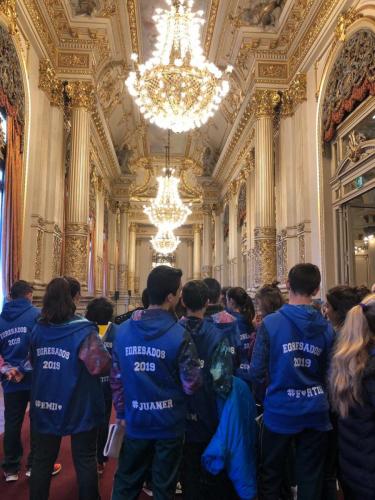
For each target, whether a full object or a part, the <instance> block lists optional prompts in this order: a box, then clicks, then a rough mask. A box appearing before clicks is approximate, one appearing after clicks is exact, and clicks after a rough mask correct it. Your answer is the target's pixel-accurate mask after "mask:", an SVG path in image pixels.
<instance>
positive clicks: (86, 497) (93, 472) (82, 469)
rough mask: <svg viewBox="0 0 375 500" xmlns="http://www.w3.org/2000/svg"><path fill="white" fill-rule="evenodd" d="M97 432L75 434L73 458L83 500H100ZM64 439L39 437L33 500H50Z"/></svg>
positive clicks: (36, 437)
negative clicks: (53, 476)
mask: <svg viewBox="0 0 375 500" xmlns="http://www.w3.org/2000/svg"><path fill="white" fill-rule="evenodd" d="M97 432H98V431H97V429H93V430H90V431H88V432H81V433H79V434H72V436H71V444H72V455H73V462H74V468H75V471H76V476H77V480H78V489H79V500H99V499H100V496H99V486H98V473H97V466H96V439H97ZM61 439H62V438H61V436H55V435H53V434H40V433H35V451H34V459H33V463H32V474H31V479H30V500H48V498H49V488H50V483H51V471H52V469H53V464H54V463H55V461H56V458H57V455H58V453H59V449H60V444H61Z"/></svg>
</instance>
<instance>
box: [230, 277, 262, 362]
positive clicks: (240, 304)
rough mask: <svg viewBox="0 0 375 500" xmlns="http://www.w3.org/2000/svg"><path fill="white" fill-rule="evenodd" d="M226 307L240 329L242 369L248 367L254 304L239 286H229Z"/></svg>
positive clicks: (251, 343)
mask: <svg viewBox="0 0 375 500" xmlns="http://www.w3.org/2000/svg"><path fill="white" fill-rule="evenodd" d="M227 308H228V311H229V313H230V314H232V316H234V317H235V318H236V319H237V324H238V328H239V331H240V339H241V349H240V358H241V366H240V368H242V369H243V370H244V371H248V369H249V367H250V347H251V345H253V342H252V341H251V335H252V333H253V332H254V327H253V325H252V321H253V319H254V316H255V309H254V304H253V301H252V300H251V298H250V297H249V295H248V294H247V293H246V290H244V289H243V288H241V287H235V288H230V289H229V290H228V292H227Z"/></svg>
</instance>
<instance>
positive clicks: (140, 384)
mask: <svg viewBox="0 0 375 500" xmlns="http://www.w3.org/2000/svg"><path fill="white" fill-rule="evenodd" d="M188 345H191V346H192V347H194V346H193V343H192V341H191V338H190V336H187V334H186V332H185V329H184V328H183V327H182V326H181V325H180V324H178V322H177V321H176V318H175V317H174V316H173V315H172V314H170V313H169V312H167V311H164V310H162V309H148V310H145V311H142V313H141V314H140V315H138V316H136V317H132V318H131V319H129V320H128V321H126V322H125V323H122V324H121V325H120V326H119V328H118V331H117V334H116V338H115V342H114V347H113V363H114V367H116V368H117V367H118V368H119V371H120V377H121V381H122V386H123V391H124V400H125V415H124V416H125V420H126V433H127V436H129V437H130V438H133V439H175V438H178V437H181V436H183V434H184V431H185V419H186V399H185V394H184V380H183V378H181V357H182V356H185V354H184V352H185V348H186V346H188ZM194 353H195V358H194V360H193V364H194V365H195V366H193V369H195V373H197V375H198V376H197V380H198V379H199V375H200V370H199V363H198V359H197V357H196V351H195V348H194ZM186 358H188V355H187V356H186ZM187 362H188V364H189V360H187ZM188 370H189V368H188V367H187V371H188ZM115 406H116V405H115ZM117 413H118V411H117ZM118 417H119V414H118Z"/></svg>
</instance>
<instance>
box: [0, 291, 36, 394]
mask: <svg viewBox="0 0 375 500" xmlns="http://www.w3.org/2000/svg"><path fill="white" fill-rule="evenodd" d="M39 315H40V311H39V309H37V308H36V307H34V306H33V305H32V304H31V302H30V301H29V300H27V299H23V298H22V299H15V300H11V301H10V302H6V303H5V305H4V308H3V311H2V313H1V315H0V355H1V356H2V358H3V359H4V361H5V362H6V363H8V364H9V365H11V366H13V367H15V368H18V369H19V370H20V371H21V372H23V373H24V378H23V379H22V380H21V382H19V383H16V382H9V381H8V380H3V382H2V384H3V390H4V392H5V393H9V392H16V391H27V390H30V387H31V372H30V371H26V372H25V370H24V367H25V363H26V362H27V359H28V355H29V347H30V333H31V330H32V329H33V328H34V326H35V323H36V320H37V318H38V316H39Z"/></svg>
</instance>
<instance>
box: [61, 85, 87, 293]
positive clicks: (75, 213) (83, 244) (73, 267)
mask: <svg viewBox="0 0 375 500" xmlns="http://www.w3.org/2000/svg"><path fill="white" fill-rule="evenodd" d="M66 91H67V95H68V97H69V98H70V101H71V106H72V115H71V161H70V168H69V174H68V197H67V198H68V199H67V207H66V224H65V260H64V270H65V274H66V275H68V276H72V277H74V278H77V279H78V280H79V281H80V283H81V286H82V289H83V290H87V278H88V218H89V187H90V167H89V153H90V110H91V108H92V105H93V95H94V91H93V86H92V84H91V83H90V82H80V81H75V82H70V83H69V84H68V85H67V86H66Z"/></svg>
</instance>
